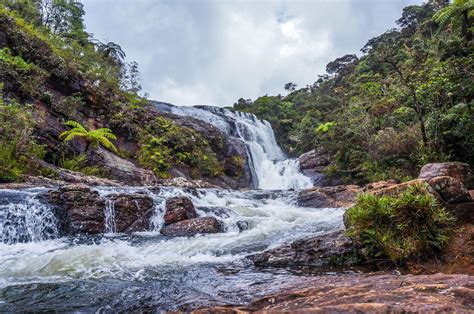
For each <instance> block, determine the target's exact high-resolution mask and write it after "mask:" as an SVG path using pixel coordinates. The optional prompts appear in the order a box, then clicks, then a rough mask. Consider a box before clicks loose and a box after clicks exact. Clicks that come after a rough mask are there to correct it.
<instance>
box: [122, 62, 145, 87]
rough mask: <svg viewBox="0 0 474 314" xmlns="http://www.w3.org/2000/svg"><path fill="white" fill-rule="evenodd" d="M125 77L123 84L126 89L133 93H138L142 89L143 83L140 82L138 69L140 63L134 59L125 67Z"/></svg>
mask: <svg viewBox="0 0 474 314" xmlns="http://www.w3.org/2000/svg"><path fill="white" fill-rule="evenodd" d="M125 72H126V73H125V77H124V79H123V85H124V87H125V89H126V90H127V91H129V92H131V93H138V92H139V91H141V90H142V85H141V84H140V80H141V78H140V71H139V70H138V63H137V62H135V61H132V62H130V63H128V64H127V67H126V69H125Z"/></svg>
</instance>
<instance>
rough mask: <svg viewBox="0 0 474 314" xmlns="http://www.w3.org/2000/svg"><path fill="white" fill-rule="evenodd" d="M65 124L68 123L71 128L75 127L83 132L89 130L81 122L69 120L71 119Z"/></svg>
mask: <svg viewBox="0 0 474 314" xmlns="http://www.w3.org/2000/svg"><path fill="white" fill-rule="evenodd" d="M64 125H67V126H69V127H71V128H74V129H79V130H81V131H82V132H84V133H87V130H86V129H85V128H84V127H83V126H82V124H80V123H79V122H76V121H73V120H69V121H67V122H65V123H64Z"/></svg>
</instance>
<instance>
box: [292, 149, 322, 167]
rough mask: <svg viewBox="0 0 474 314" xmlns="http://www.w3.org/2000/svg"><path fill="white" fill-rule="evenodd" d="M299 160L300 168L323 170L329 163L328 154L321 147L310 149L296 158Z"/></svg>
mask: <svg viewBox="0 0 474 314" xmlns="http://www.w3.org/2000/svg"><path fill="white" fill-rule="evenodd" d="M298 161H299V162H300V169H301V170H306V169H316V170H320V171H321V170H323V169H324V167H326V166H327V165H329V157H328V154H327V153H326V152H325V151H324V150H323V149H321V148H318V149H313V150H310V151H309V152H306V153H304V154H303V155H301V156H300V157H299V158H298Z"/></svg>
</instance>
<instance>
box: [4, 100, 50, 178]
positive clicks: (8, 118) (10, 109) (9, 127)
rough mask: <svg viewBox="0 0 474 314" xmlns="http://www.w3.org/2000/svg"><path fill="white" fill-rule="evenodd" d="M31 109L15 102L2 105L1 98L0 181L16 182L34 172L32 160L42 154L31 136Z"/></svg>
mask: <svg viewBox="0 0 474 314" xmlns="http://www.w3.org/2000/svg"><path fill="white" fill-rule="evenodd" d="M30 110H31V108H30V107H26V106H22V105H19V104H17V103H15V102H11V103H10V104H4V103H3V100H2V97H1V95H0V182H15V181H19V180H20V179H21V175H22V174H27V173H34V172H35V169H34V166H33V165H32V163H31V158H33V157H36V158H42V157H43V155H44V153H45V150H44V147H43V146H42V145H39V144H38V143H37V142H36V141H35V138H34V137H33V136H32V133H33V126H34V121H33V117H32V115H31V113H30Z"/></svg>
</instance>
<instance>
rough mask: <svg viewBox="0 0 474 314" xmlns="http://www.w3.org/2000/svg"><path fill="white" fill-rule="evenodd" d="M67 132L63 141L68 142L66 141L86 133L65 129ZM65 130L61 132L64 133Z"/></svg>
mask: <svg viewBox="0 0 474 314" xmlns="http://www.w3.org/2000/svg"><path fill="white" fill-rule="evenodd" d="M66 132H67V133H68V134H67V136H66V138H65V139H64V141H65V142H68V141H71V140H73V139H74V138H76V137H85V136H86V135H85V134H84V133H82V132H68V131H66ZM66 132H63V133H66ZM61 135H62V134H61Z"/></svg>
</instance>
